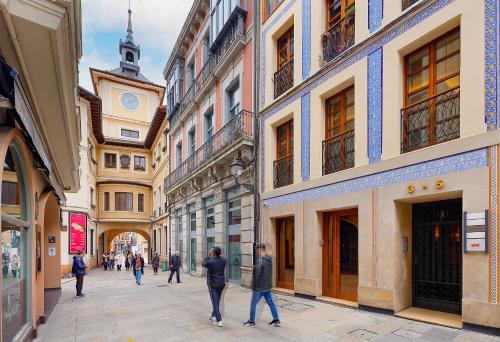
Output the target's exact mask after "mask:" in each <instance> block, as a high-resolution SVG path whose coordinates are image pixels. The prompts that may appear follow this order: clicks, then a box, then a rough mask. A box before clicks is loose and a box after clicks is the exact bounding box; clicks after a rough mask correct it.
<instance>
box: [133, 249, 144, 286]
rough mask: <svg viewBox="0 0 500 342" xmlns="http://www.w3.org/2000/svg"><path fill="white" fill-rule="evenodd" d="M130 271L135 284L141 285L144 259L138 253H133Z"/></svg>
mask: <svg viewBox="0 0 500 342" xmlns="http://www.w3.org/2000/svg"><path fill="white" fill-rule="evenodd" d="M132 271H133V273H134V276H135V283H136V284H137V285H141V278H142V275H143V274H144V259H143V258H142V256H141V253H139V252H137V253H135V258H133V259H132Z"/></svg>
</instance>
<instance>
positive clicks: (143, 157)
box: [134, 156, 146, 171]
mask: <svg viewBox="0 0 500 342" xmlns="http://www.w3.org/2000/svg"><path fill="white" fill-rule="evenodd" d="M141 158H142V160H143V162H144V166H141V165H139V167H138V165H137V163H136V160H137V159H141ZM139 164H141V163H139ZM134 171H146V157H145V156H134Z"/></svg>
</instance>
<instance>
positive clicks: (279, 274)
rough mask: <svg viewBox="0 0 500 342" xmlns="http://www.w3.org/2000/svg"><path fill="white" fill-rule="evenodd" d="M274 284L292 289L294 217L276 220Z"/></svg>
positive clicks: (293, 276)
mask: <svg viewBox="0 0 500 342" xmlns="http://www.w3.org/2000/svg"><path fill="white" fill-rule="evenodd" d="M276 265H277V268H276V285H277V286H278V287H281V288H284V289H289V290H293V288H294V279H295V227H294V218H293V217H286V218H280V219H277V220H276Z"/></svg>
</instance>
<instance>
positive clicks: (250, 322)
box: [243, 320, 255, 327]
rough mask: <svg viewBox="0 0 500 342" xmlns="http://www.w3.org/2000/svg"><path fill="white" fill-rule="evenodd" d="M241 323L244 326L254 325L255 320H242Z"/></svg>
mask: <svg viewBox="0 0 500 342" xmlns="http://www.w3.org/2000/svg"><path fill="white" fill-rule="evenodd" d="M243 325H244V326H245V327H255V322H252V321H251V320H248V321H246V322H243Z"/></svg>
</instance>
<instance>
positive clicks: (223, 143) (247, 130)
mask: <svg viewBox="0 0 500 342" xmlns="http://www.w3.org/2000/svg"><path fill="white" fill-rule="evenodd" d="M252 137H253V114H252V113H250V112H248V111H246V110H242V111H241V112H240V113H239V114H238V115H237V116H236V117H234V118H233V119H232V120H231V121H229V122H228V123H227V124H226V125H225V126H224V127H222V128H221V129H220V130H219V131H218V132H217V133H215V134H214V135H213V136H212V137H211V138H210V139H208V140H207V142H206V143H205V144H203V145H202V146H201V147H200V148H199V149H197V150H196V152H195V153H193V154H192V155H191V156H189V157H188V158H187V159H186V160H185V161H184V162H182V164H181V165H179V166H178V167H177V168H176V169H175V170H173V171H172V172H171V173H170V174H169V175H168V176H167V178H165V181H164V186H165V192H167V191H168V190H169V189H170V188H172V187H174V186H175V185H177V184H179V183H180V182H182V181H183V180H184V179H185V178H186V177H187V176H189V175H191V174H192V173H193V172H196V171H197V170H199V169H201V168H202V167H203V166H205V165H206V164H207V163H208V162H210V161H212V160H214V159H215V158H217V156H219V155H221V154H222V153H224V152H225V151H227V150H228V149H230V148H231V147H232V146H234V144H236V143H238V142H239V141H240V140H241V139H244V138H252Z"/></svg>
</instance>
